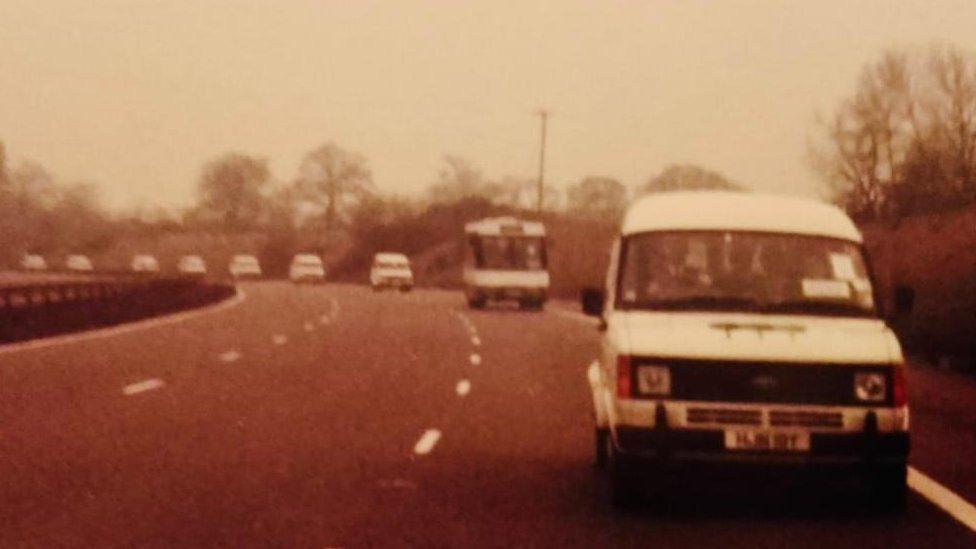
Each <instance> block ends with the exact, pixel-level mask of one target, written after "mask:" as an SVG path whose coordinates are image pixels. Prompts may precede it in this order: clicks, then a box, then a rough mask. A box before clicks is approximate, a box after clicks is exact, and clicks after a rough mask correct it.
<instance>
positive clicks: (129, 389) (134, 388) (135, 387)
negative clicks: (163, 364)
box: [122, 377, 166, 396]
mask: <svg viewBox="0 0 976 549" xmlns="http://www.w3.org/2000/svg"><path fill="white" fill-rule="evenodd" d="M164 385H166V383H165V382H163V380H161V379H159V378H155V377H154V378H152V379H147V380H144V381H140V382H138V383H131V384H129V385H126V386H125V387H123V388H122V394H124V395H126V396H132V395H137V394H139V393H143V392H146V391H152V390H153V389H159V388H160V387H163V386H164Z"/></svg>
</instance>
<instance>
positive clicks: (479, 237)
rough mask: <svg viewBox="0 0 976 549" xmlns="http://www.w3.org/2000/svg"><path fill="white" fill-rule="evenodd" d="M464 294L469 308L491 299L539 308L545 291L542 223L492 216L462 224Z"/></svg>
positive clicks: (546, 283)
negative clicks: (463, 239)
mask: <svg viewBox="0 0 976 549" xmlns="http://www.w3.org/2000/svg"><path fill="white" fill-rule="evenodd" d="M464 236H465V242H464V249H465V261H464V293H465V296H466V297H467V299H468V305H469V306H470V307H471V308H473V309H481V308H483V307H484V306H485V305H486V304H487V303H488V301H489V300H491V301H502V300H514V301H517V302H518V304H519V307H520V308H523V309H541V308H542V307H543V305H544V304H545V302H546V299H547V298H548V295H549V271H547V270H546V269H547V257H546V228H545V226H544V225H543V224H542V223H541V222H539V221H523V220H519V219H515V218H514V217H494V218H486V219H482V220H479V221H472V222H470V223H468V224H466V225H465V227H464Z"/></svg>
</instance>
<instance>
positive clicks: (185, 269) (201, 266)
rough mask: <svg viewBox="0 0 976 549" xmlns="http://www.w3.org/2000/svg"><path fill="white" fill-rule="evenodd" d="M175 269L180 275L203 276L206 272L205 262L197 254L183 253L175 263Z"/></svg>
mask: <svg viewBox="0 0 976 549" xmlns="http://www.w3.org/2000/svg"><path fill="white" fill-rule="evenodd" d="M176 270H177V271H179V273H180V274H182V275H187V276H204V275H206V274H207V262H206V261H204V260H203V258H202V257H200V256H198V255H184V256H183V257H181V258H180V261H179V262H178V263H177V264H176Z"/></svg>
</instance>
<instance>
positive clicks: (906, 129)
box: [810, 46, 976, 220]
mask: <svg viewBox="0 0 976 549" xmlns="http://www.w3.org/2000/svg"><path fill="white" fill-rule="evenodd" d="M819 122H820V123H819V132H818V134H817V135H816V137H815V139H814V140H813V142H812V143H811V147H810V148H811V158H812V161H813V166H814V168H815V169H816V170H817V171H818V173H819V174H820V175H821V176H822V177H823V179H824V180H825V181H826V182H827V183H828V184H829V186H830V189H831V191H832V193H833V198H834V200H835V201H837V202H838V203H840V204H842V205H844V206H845V207H846V208H847V209H848V211H849V212H850V213H851V214H852V215H854V216H855V217H857V218H860V219H887V220H891V219H897V218H899V217H901V216H905V215H912V214H920V213H927V212H934V211H941V210H946V209H953V208H958V207H961V206H966V205H969V204H972V203H973V202H974V201H976V57H974V56H973V55H972V54H971V53H968V52H964V51H962V50H959V49H957V48H955V47H951V46H943V47H933V48H931V49H929V50H928V51H924V52H919V51H896V50H893V51H889V52H887V53H885V54H884V55H882V56H881V57H880V59H878V60H876V61H874V62H872V63H869V64H868V65H866V66H865V67H864V68H863V70H862V72H861V75H860V78H859V80H858V82H857V85H856V87H855V89H854V92H853V93H852V94H851V95H850V96H849V97H847V98H845V99H844V100H843V101H842V102H841V103H840V105H839V106H838V107H837V108H836V109H835V110H834V112H833V113H831V114H830V115H828V116H821V117H820V121H819Z"/></svg>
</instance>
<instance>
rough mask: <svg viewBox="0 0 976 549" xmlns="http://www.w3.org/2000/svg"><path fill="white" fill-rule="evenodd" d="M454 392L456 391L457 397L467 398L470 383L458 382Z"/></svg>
mask: <svg viewBox="0 0 976 549" xmlns="http://www.w3.org/2000/svg"><path fill="white" fill-rule="evenodd" d="M455 390H456V391H457V394H458V396H467V394H468V393H470V392H471V382H470V381H468V380H466V379H462V380H461V381H458V383H457V387H456V388H455Z"/></svg>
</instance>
